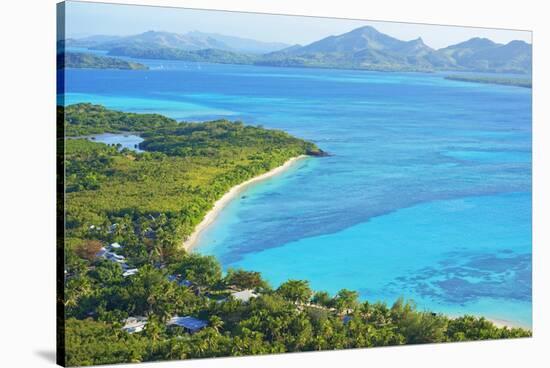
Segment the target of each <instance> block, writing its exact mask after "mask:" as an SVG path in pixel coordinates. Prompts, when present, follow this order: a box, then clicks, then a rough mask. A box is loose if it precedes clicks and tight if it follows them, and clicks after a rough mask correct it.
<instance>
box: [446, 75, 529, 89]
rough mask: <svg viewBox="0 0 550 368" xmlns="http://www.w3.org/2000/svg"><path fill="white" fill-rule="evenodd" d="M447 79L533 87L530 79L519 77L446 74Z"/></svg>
mask: <svg viewBox="0 0 550 368" xmlns="http://www.w3.org/2000/svg"><path fill="white" fill-rule="evenodd" d="M445 79H448V80H455V81H460V82H473V83H486V84H500V85H503V86H515V87H524V88H533V87H532V86H533V82H532V81H531V79H526V78H523V79H520V78H505V77H492V76H475V75H448V76H446V77H445Z"/></svg>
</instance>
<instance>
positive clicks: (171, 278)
mask: <svg viewBox="0 0 550 368" xmlns="http://www.w3.org/2000/svg"><path fill="white" fill-rule="evenodd" d="M178 278H179V275H168V276H166V279H167V280H168V281H170V282H175V281H178Z"/></svg>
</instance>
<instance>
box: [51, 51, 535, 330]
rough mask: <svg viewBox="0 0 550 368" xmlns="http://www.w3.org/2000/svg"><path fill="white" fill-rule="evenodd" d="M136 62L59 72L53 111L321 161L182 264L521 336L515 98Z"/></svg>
mask: <svg viewBox="0 0 550 368" xmlns="http://www.w3.org/2000/svg"><path fill="white" fill-rule="evenodd" d="M139 61H140V62H143V63H145V64H147V65H149V66H150V70H147V71H123V70H119V71H116V70H73V69H70V70H67V72H66V75H65V79H64V83H65V84H64V88H65V91H66V93H65V96H64V101H65V103H66V104H70V103H76V102H92V103H100V104H103V105H105V106H107V107H109V108H114V109H119V110H123V111H131V112H157V113H161V114H165V115H168V116H171V117H173V118H176V119H178V120H192V121H204V120H211V119H217V118H226V119H231V120H242V121H244V122H246V123H248V124H255V125H256V124H261V125H263V126H265V127H269V128H276V129H283V130H285V131H288V132H289V133H291V134H294V135H296V136H299V137H302V138H305V139H309V140H312V141H314V142H315V143H317V145H318V146H320V147H321V148H322V149H324V150H326V151H328V152H330V153H331V156H330V157H325V158H308V159H305V160H302V161H300V162H298V163H296V164H295V165H294V166H293V167H292V168H291V169H289V170H288V171H286V172H285V173H284V174H282V175H280V176H277V177H275V178H272V179H269V180H267V181H264V182H261V183H258V184H255V185H253V186H251V187H249V188H248V189H247V190H245V191H244V192H243V193H242V194H241V195H240V196H239V197H238V198H236V199H235V200H234V201H232V202H231V203H230V204H229V205H228V206H227V207H226V208H225V209H224V210H223V211H222V213H221V215H220V216H219V218H218V219H217V220H216V221H215V223H214V224H213V225H212V226H211V227H210V228H209V229H208V230H207V231H206V232H204V233H203V235H202V236H201V237H200V239H199V244H198V247H197V248H196V250H195V251H197V252H200V253H203V254H212V255H215V256H216V257H218V259H219V260H220V261H221V262H222V264H223V266H224V267H225V268H226V269H227V268H229V267H241V268H245V269H250V270H257V271H261V272H262V273H263V275H264V276H265V277H266V278H267V280H269V282H270V283H271V284H272V286H277V285H278V284H279V283H280V282H282V281H284V280H286V279H289V278H294V279H307V280H309V281H310V282H311V285H312V286H313V287H314V288H315V289H319V290H327V291H329V292H330V293H335V292H337V291H338V290H339V289H341V288H348V289H354V290H357V291H359V292H360V295H361V298H362V299H364V300H372V301H376V300H383V301H386V302H388V303H391V302H393V301H394V300H395V299H396V298H398V297H400V296H403V297H404V298H412V299H414V300H415V301H416V302H417V304H418V306H419V307H420V308H421V309H430V310H433V311H436V312H442V313H447V314H449V315H460V314H464V313H470V314H476V315H484V316H487V317H489V318H492V319H496V320H504V321H507V322H508V323H510V324H515V325H523V326H531V324H532V318H531V299H532V298H531V254H532V253H531V243H532V239H531V90H530V89H526V88H518V87H510V86H498V85H488V84H476V83H467V82H457V81H449V80H445V79H444V78H443V77H444V75H443V74H440V73H433V74H421V73H379V72H367V71H349V70H328V69H294V68H272V67H253V66H238V65H216V64H197V63H186V62H181V61H180V62H178V61H151V60H139ZM61 81H62V82H63V79H61Z"/></svg>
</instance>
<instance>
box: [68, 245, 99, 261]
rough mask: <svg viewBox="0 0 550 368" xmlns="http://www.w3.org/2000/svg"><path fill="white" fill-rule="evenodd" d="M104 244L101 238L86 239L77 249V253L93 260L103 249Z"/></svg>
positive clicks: (81, 256)
mask: <svg viewBox="0 0 550 368" xmlns="http://www.w3.org/2000/svg"><path fill="white" fill-rule="evenodd" d="M102 247H103V244H102V243H101V242H100V241H99V240H85V241H83V242H82V243H81V244H80V245H78V247H77V248H76V249H75V253H76V254H77V255H78V256H79V257H80V258H84V259H87V260H88V261H93V260H94V259H95V257H96V255H97V253H98V252H99V251H100V250H101V248H102Z"/></svg>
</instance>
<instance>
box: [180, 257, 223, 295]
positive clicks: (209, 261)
mask: <svg viewBox="0 0 550 368" xmlns="http://www.w3.org/2000/svg"><path fill="white" fill-rule="evenodd" d="M173 270H174V273H178V274H181V275H183V277H184V278H185V279H187V280H189V281H191V282H193V283H195V284H196V285H197V286H198V287H199V288H204V287H208V286H212V285H214V284H216V283H217V282H219V281H220V280H221V277H222V270H221V267H220V264H219V263H218V261H217V260H216V258H215V257H213V256H201V255H199V254H189V255H188V256H186V257H185V258H184V259H183V260H182V261H181V262H179V263H177V264H176V265H175V266H174V267H173Z"/></svg>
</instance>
